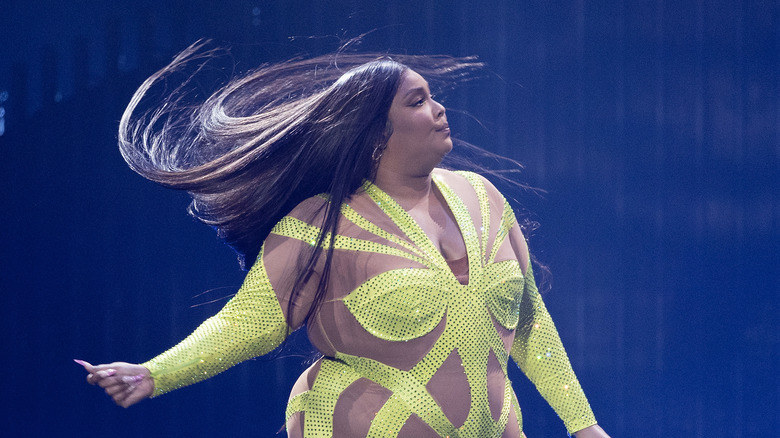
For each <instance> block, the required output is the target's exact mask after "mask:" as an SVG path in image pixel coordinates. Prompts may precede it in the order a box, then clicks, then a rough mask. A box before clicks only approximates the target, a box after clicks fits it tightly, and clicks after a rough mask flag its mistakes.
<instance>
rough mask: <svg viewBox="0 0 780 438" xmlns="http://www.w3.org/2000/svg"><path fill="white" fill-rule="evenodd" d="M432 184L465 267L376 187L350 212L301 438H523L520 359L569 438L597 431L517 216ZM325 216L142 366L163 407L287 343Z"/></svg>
mask: <svg viewBox="0 0 780 438" xmlns="http://www.w3.org/2000/svg"><path fill="white" fill-rule="evenodd" d="M433 181H434V183H435V187H436V188H437V189H438V191H439V192H440V194H441V196H442V197H443V199H444V200H445V201H446V203H447V205H448V206H449V209H450V211H451V212H452V214H453V216H454V218H455V220H456V222H457V226H458V228H459V229H460V232H461V235H462V237H463V240H464V243H465V246H466V257H464V258H463V259H460V260H445V259H444V257H443V256H442V254H441V252H440V251H439V250H438V248H437V247H436V246H435V245H434V244H433V242H432V241H431V240H430V238H428V236H427V235H426V234H425V233H424V232H423V231H422V228H421V227H420V226H418V225H417V223H416V222H415V221H414V220H413V219H412V218H411V216H409V214H408V213H406V212H405V211H404V210H403V209H402V208H401V207H400V206H399V205H398V204H397V203H396V202H395V201H394V200H393V199H392V198H391V197H390V196H388V195H387V194H385V193H384V192H382V191H381V190H380V189H379V188H378V187H376V186H375V185H373V184H371V183H368V182H367V183H365V184H364V187H363V190H362V191H361V192H360V193H358V194H356V195H355V196H353V197H352V198H351V199H350V202H349V204H344V205H342V208H341V214H342V218H341V223H340V225H339V230H338V233H337V236H336V239H335V243H334V259H333V265H332V268H331V269H332V274H331V278H332V280H331V281H330V283H329V288H328V294H327V296H326V298H325V301H324V302H323V304H322V305H321V306H320V308H319V309H318V311H317V313H316V314H315V316H314V317H313V319H312V320H311V321H310V322H309V324H308V325H307V331H308V335H309V338H310V340H311V341H312V344H313V345H314V346H315V347H317V348H318V349H319V350H320V351H321V352H322V353H323V355H324V357H323V358H322V359H320V360H319V361H317V363H315V364H314V365H313V366H312V367H310V368H309V369H308V370H306V371H305V372H304V373H303V375H302V376H301V377H300V378H299V380H298V382H297V383H296V384H295V386H294V387H293V390H292V394H291V396H290V401H289V403H288V406H287V419H288V433H289V434H290V436H303V437H306V438H309V437H331V436H337V437H341V436H369V437H396V436H398V437H400V436H414V437H417V436H442V437H444V436H449V437H480V438H482V437H519V436H520V432H521V431H522V419H521V418H522V417H521V415H520V408H519V405H518V402H517V398H516V397H515V394H514V391H513V390H512V388H511V383H510V381H509V378H508V377H507V363H508V359H509V356H510V355H511V357H512V358H513V359H514V360H515V362H516V363H517V364H518V365H519V366H520V368H521V369H522V371H523V372H524V373H525V374H526V375H527V376H528V377H529V378H530V380H531V381H532V382H533V383H534V384H535V385H536V387H537V388H538V389H539V391H540V392H541V394H542V395H543V396H544V397H545V399H546V400H547V401H548V402H549V403H550V405H551V406H552V407H553V408H554V409H555V411H556V412H557V413H558V415H559V416H560V417H561V418H562V419H563V421H564V423H565V425H566V428H567V429H568V430H569V431H570V432H574V431H578V430H580V429H583V428H585V427H587V426H591V425H593V424H595V423H596V421H595V419H594V417H593V413H592V411H591V409H590V406H589V404H588V402H587V400H586V398H585V396H584V394H583V392H582V389H581V388H580V385H579V382H578V381H577V379H576V377H575V376H574V373H573V371H572V369H571V366H570V364H569V360H568V358H567V356H566V353H565V351H564V349H563V346H562V344H561V341H560V338H559V337H558V333H557V331H556V330H555V326H554V325H553V322H552V320H551V318H550V316H549V314H548V312H547V310H546V308H545V306H544V304H543V302H542V299H541V297H540V295H539V293H538V292H537V289H536V286H535V283H534V280H533V273H532V271H531V268H530V264H528V266H527V267H526V269H522V267H521V263H520V262H519V260H521V259H522V258H523V257H519V256H518V252H522V251H525V249H524V248H525V246H524V245H525V242H524V241H523V242H522V244H520V245H518V244H517V240H518V239H517V237H516V236H517V235H519V229H517V224H516V220H515V217H514V214H513V212H512V210H511V208H510V207H509V205H508V204H507V203H506V201H505V200H504V199H503V197H502V196H501V195H500V194H499V193H498V192H497V191H496V190H495V188H493V187H492V185H490V184H489V183H486V181H485V180H484V179H482V178H481V177H480V176H478V175H476V174H472V173H465V172H457V173H453V172H449V171H444V170H440V169H437V170H436V171H435V172H434V177H433ZM323 202H327V201H326V200H325V199H324V198H323V197H317V198H312V199H310V200H307V201H305V202H304V203H302V204H301V205H300V206H299V207H296V209H295V210H293V211H292V212H291V213H290V214H289V215H288V216H286V217H285V218H283V219H282V220H281V221H280V222H279V223H278V224H277V225H276V227H275V228H274V229H273V231H272V232H271V234H270V235H269V237H268V238H267V239H266V242H265V243H264V245H263V249H262V250H261V252H260V256H259V257H258V260H257V262H256V263H255V265H254V266H253V267H252V269H251V270H250V271H249V273H248V274H247V277H246V280H245V281H244V284H243V286H242V287H241V289H240V290H239V292H238V293H237V294H236V296H235V297H234V298H233V299H232V300H231V301H230V302H228V303H227V304H226V305H225V307H224V308H223V309H222V310H221V311H220V312H219V313H218V314H217V315H215V316H214V317H212V318H209V319H208V320H207V321H206V322H204V323H203V324H202V325H201V326H200V327H199V328H198V329H197V330H196V331H195V332H194V333H193V334H192V335H190V336H189V337H187V338H186V339H185V340H184V341H182V342H181V343H180V344H178V345H177V346H175V347H174V348H172V349H170V350H168V351H167V352H165V353H163V354H161V355H160V356H158V357H156V358H154V359H152V360H150V361H149V362H147V363H145V364H144V366H146V367H147V368H149V370H150V371H151V373H152V377H153V378H154V382H155V392H154V395H155V396H156V395H159V394H162V393H165V392H167V391H170V390H172V389H176V388H179V387H182V386H186V385H189V384H191V383H194V382H197V381H200V380H203V379H205V378H208V377H210V376H213V375H214V374H217V373H219V372H221V371H223V370H225V369H227V368H229V367H231V366H233V365H235V364H237V363H238V362H241V361H243V360H246V359H249V358H252V357H256V356H259V355H263V354H266V353H268V352H269V351H271V350H273V349H274V348H275V347H277V346H278V345H279V344H280V343H281V342H282V341H283V340H284V337H285V335H286V333H287V332H288V322H287V320H286V318H285V312H286V310H287V303H288V300H289V290H290V288H291V287H290V286H291V284H292V281H293V279H294V278H295V267H296V266H297V261H298V257H299V255H300V254H301V251H303V250H305V249H306V248H307V246H309V245H314V244H315V242H316V238H317V235H318V233H319V230H320V229H319V228H318V227H316V226H313V225H311V223H313V222H314V216H316V214H313V213H312V212H315V211H318V207H319V206H321V205H322V203H323ZM513 230H515V231H513ZM520 236H521V235H520ZM520 239H522V237H520ZM326 242H329V239H326ZM518 247H522V249H521V250H520V251H518ZM524 258H525V259H526V260H527V253H526V254H525V257H524ZM309 283H310V284H311V283H315V284H316V280H315V281H310V282H309ZM312 290H313V289H304V290H303V291H302V294H301V295H300V298H299V299H297V301H296V302H295V303H294V307H295V309H296V310H295V312H294V313H293V315H294V317H293V321H291V322H289V326H290V328H291V329H296V328H298V326H300V325H301V323H300V321H297V319H296V316H299V315H302V314H305V311H304V310H305V309H307V308H308V304H307V297H309V296H310V293H311V291H312Z"/></svg>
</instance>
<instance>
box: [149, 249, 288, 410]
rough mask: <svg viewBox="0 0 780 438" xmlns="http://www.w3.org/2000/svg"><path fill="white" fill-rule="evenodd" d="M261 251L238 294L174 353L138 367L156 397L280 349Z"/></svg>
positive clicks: (282, 325) (279, 326)
mask: <svg viewBox="0 0 780 438" xmlns="http://www.w3.org/2000/svg"><path fill="white" fill-rule="evenodd" d="M264 258H265V256H264V250H261V252H260V257H258V261H257V262H256V263H255V264H254V266H252V269H250V270H249V273H248V274H247V276H246V278H245V280H244V284H243V285H242V286H241V289H239V291H238V293H237V294H236V295H235V296H234V297H233V298H232V299H231V300H230V301H229V302H228V303H227V304H226V305H225V307H223V308H222V310H220V311H219V313H217V314H216V315H214V316H212V317H211V318H209V319H207V320H206V321H205V322H204V323H203V324H201V325H200V327H198V328H197V329H196V330H195V331H194V332H193V333H192V334H191V335H189V336H188V337H187V338H186V339H184V340H183V341H182V342H180V343H179V344H178V345H176V346H175V347H173V348H171V349H170V350H168V351H166V352H165V353H162V354H161V355H159V356H157V357H155V358H154V359H151V360H150V361H148V362H146V363H144V364H142V365H143V366H144V367H145V368H147V369H148V370H149V371H150V375H151V377H152V379H153V380H154V393H153V394H152V396H153V397H154V396H158V395H160V394H164V393H166V392H168V391H171V390H174V389H177V388H181V387H183V386H187V385H190V384H193V383H196V382H199V381H201V380H205V379H207V378H209V377H212V376H214V375H216V374H218V373H220V372H222V371H224V370H226V369H228V368H230V367H232V366H233V365H235V364H237V363H239V362H242V361H245V360H247V359H251V358H253V357H257V356H260V355H263V354H266V353H268V352H270V351H271V350H273V349H274V348H276V347H278V346H279V344H281V343H282V341H283V340H284V338H285V336H286V335H287V332H288V328H287V324H286V322H285V319H284V316H283V314H282V309H281V306H280V305H279V301H278V300H277V297H276V294H275V293H274V290H273V287H272V286H271V281H270V279H269V278H268V273H267V272H266V269H265V262H264Z"/></svg>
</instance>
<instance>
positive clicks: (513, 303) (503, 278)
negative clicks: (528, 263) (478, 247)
mask: <svg viewBox="0 0 780 438" xmlns="http://www.w3.org/2000/svg"><path fill="white" fill-rule="evenodd" d="M484 278H486V279H487V278H489V279H492V282H490V283H488V285H487V287H485V294H486V296H485V298H486V301H487V305H488V308H489V309H490V313H491V314H492V315H493V317H494V318H495V319H496V322H498V323H499V324H500V325H501V326H502V327H504V328H505V329H507V330H514V329H515V328H517V322H518V312H519V309H520V301H521V300H522V299H523V291H524V289H525V278H524V277H523V275H522V273H521V271H520V265H519V264H518V263H517V261H515V260H507V261H504V262H499V263H495V264H492V265H490V266H488V267H487V268H486V269H485V273H484Z"/></svg>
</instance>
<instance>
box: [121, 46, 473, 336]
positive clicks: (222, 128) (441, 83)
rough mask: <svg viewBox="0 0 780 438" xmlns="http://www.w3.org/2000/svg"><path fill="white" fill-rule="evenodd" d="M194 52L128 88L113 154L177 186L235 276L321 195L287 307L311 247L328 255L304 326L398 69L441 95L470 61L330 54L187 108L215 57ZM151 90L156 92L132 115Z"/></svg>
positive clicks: (387, 129)
mask: <svg viewBox="0 0 780 438" xmlns="http://www.w3.org/2000/svg"><path fill="white" fill-rule="evenodd" d="M204 46H205V43H196V44H194V45H192V46H190V47H189V48H187V49H186V50H184V51H183V52H182V53H180V54H179V55H178V56H177V57H176V58H175V59H174V60H173V61H172V62H171V63H170V64H169V65H167V66H166V67H164V68H163V69H161V70H160V71H158V72H157V73H155V74H153V75H152V76H151V77H150V78H148V79H147V80H146V81H145V82H144V83H143V84H142V85H141V87H140V88H139V89H138V90H137V91H136V93H135V95H134V96H133V98H132V99H131V102H130V104H129V105H128V107H127V109H126V110H125V113H124V115H123V116H122V119H121V122H120V126H119V148H120V151H121V153H122V156H123V157H124V158H125V160H126V161H127V163H128V164H129V166H130V167H131V168H132V169H133V170H134V171H136V172H137V173H139V174H140V175H142V176H144V177H145V178H148V179H150V180H152V181H154V182H157V183H159V184H161V185H163V186H166V187H170V188H174V189H180V190H187V191H188V192H189V193H190V195H191V196H192V203H191V204H190V207H189V213H190V214H191V215H192V216H194V217H195V218H197V219H199V220H200V221H202V222H204V223H206V224H208V225H211V226H212V227H214V228H215V229H216V230H217V233H218V235H219V236H220V237H221V238H222V239H224V241H225V242H226V243H228V244H229V245H230V246H231V247H233V248H234V249H235V251H236V252H237V253H238V257H239V263H240V264H241V267H242V268H243V269H247V268H248V266H249V265H251V264H252V263H253V262H254V260H255V259H256V258H257V256H258V254H259V252H260V249H261V247H262V244H263V241H264V240H265V238H266V237H267V236H268V234H269V233H270V231H271V229H272V228H273V226H274V225H275V224H276V223H277V222H278V221H279V220H280V219H281V218H282V217H284V216H285V215H286V214H287V213H289V212H290V211H291V210H292V209H293V208H294V207H295V206H296V205H297V204H299V203H300V202H302V201H303V200H305V199H307V198H309V197H312V196H315V195H317V194H321V193H324V194H326V195H327V196H328V197H329V201H330V202H328V203H326V204H325V205H324V211H323V212H322V215H321V217H322V224H321V233H320V235H319V238H318V241H317V244H316V245H313V246H312V250H311V253H310V254H309V255H308V257H305V258H304V260H305V262H303V263H302V266H301V267H300V269H299V271H298V276H297V278H296V281H295V284H294V287H293V291H292V298H291V300H290V303H292V302H293V301H294V299H295V296H296V294H297V293H299V292H300V289H301V288H302V287H303V285H304V284H305V283H306V282H308V281H309V279H310V278H311V275H312V273H313V271H314V267H315V266H316V265H317V262H318V260H319V257H320V255H321V254H322V253H323V249H322V248H323V247H325V248H329V249H327V250H325V251H324V252H325V263H324V267H323V270H322V272H321V275H320V277H319V284H318V287H317V292H316V294H315V299H314V303H313V304H312V306H311V308H310V309H309V311H308V313H307V315H306V317H305V318H304V319H303V321H304V322H306V321H307V320H308V319H309V318H310V317H311V315H312V314H313V312H314V311H315V310H316V307H317V305H318V304H319V303H320V302H321V301H322V299H323V297H324V295H325V292H326V289H327V284H328V279H329V276H330V266H331V259H332V254H333V249H332V248H333V245H332V243H333V242H332V240H333V239H334V238H335V235H336V229H337V227H338V220H339V212H340V206H341V204H342V203H343V202H344V201H345V200H347V199H348V198H349V196H350V195H352V194H353V193H355V192H356V191H357V190H358V188H359V187H360V186H361V185H362V183H363V181H364V180H372V179H373V177H374V173H375V171H376V163H375V161H376V160H374V159H373V157H374V156H376V153H375V152H376V151H377V150H381V149H382V148H384V146H385V144H386V142H387V139H388V138H389V135H390V133H391V132H392V127H391V126H389V124H388V117H387V116H388V112H389V109H390V105H391V103H392V101H393V97H394V96H395V93H396V90H397V89H398V86H399V84H400V82H401V80H402V78H403V75H404V73H405V72H406V71H407V69H409V68H413V69H414V70H415V71H417V72H418V73H420V74H421V75H423V76H424V77H426V79H428V80H429V82H431V84H432V86H436V87H437V88H439V89H446V88H448V87H452V86H454V85H455V84H457V83H460V82H463V81H464V80H467V79H469V78H471V77H472V73H473V72H474V71H476V70H477V69H479V68H480V67H481V64H480V63H478V62H476V61H475V60H474V59H473V58H453V57H447V56H410V55H393V56H388V55H386V54H356V53H343V52H339V53H336V54H331V55H326V56H319V57H313V58H296V59H292V60H290V61H286V62H281V63H276V64H268V65H263V66H261V67H260V68H258V69H256V70H254V71H251V72H249V73H248V74H246V75H244V76H241V77H238V78H235V79H233V80H231V81H229V82H228V83H227V85H225V86H223V87H221V88H220V89H218V90H217V91H216V92H214V93H212V94H210V95H209V96H208V97H207V98H206V99H204V100H203V101H202V102H193V95H192V89H193V88H195V87H194V86H193V81H194V80H195V78H197V77H198V73H199V72H202V71H203V70H204V69H206V68H207V65H208V62H209V61H210V60H211V59H212V58H214V57H215V56H216V55H217V54H218V52H219V49H208V50H207V49H205V48H204ZM179 74H183V76H182V78H183V79H182V78H180V79H179V80H178V82H177V81H176V80H175V77H176V75H179ZM172 84H173V85H172ZM155 92H156V93H159V94H161V95H162V96H161V97H159V98H158V99H157V100H156V101H154V102H153V104H152V105H151V109H149V110H143V111H142V110H140V108H141V107H142V102H143V103H145V102H146V100H149V99H152V100H154V96H153V94H154V93H155ZM326 235H330V236H331V242H330V243H331V244H330V245H328V244H325V242H324V239H325V236H326ZM291 310H292V306H291V305H290V306H288V321H290V320H291V316H290V315H289V311H291Z"/></svg>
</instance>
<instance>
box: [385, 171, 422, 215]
mask: <svg viewBox="0 0 780 438" xmlns="http://www.w3.org/2000/svg"><path fill="white" fill-rule="evenodd" d="M432 174H433V172H428V173H425V174H420V175H412V174H409V173H404V172H398V171H394V170H390V169H387V168H383V166H381V165H380V166H379V168H378V169H377V171H376V179H375V180H374V184H375V185H376V186H377V187H379V188H380V189H382V191H383V192H385V193H387V194H388V195H390V197H392V198H393V199H395V201H396V202H398V204H399V205H401V207H403V208H404V209H406V210H409V209H411V208H413V207H414V206H415V205H417V204H419V203H420V202H422V201H426V200H427V199H428V197H429V195H430V194H431V187H432V185H431V177H432Z"/></svg>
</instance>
